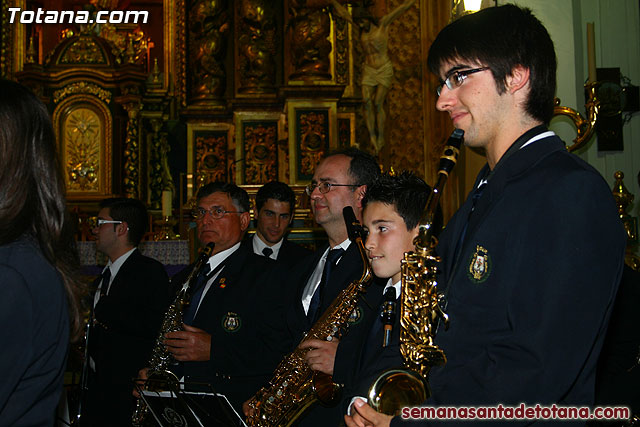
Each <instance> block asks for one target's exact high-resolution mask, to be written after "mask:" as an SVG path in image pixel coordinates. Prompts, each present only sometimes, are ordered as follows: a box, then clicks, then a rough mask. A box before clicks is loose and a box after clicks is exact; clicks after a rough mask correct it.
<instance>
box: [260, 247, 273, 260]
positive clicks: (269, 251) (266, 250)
mask: <svg viewBox="0 0 640 427" xmlns="http://www.w3.org/2000/svg"><path fill="white" fill-rule="evenodd" d="M272 253H273V249H271V248H269V247H266V248H264V249H263V250H262V255H264V256H266V257H267V258H270V257H271V254H272Z"/></svg>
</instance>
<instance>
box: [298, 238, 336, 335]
mask: <svg viewBox="0 0 640 427" xmlns="http://www.w3.org/2000/svg"><path fill="white" fill-rule="evenodd" d="M343 253H344V249H342V248H337V249H331V250H330V251H329V253H328V254H327V262H325V264H324V269H323V270H322V278H321V279H320V284H319V285H318V287H317V288H316V291H315V292H314V294H313V297H312V298H311V303H310V304H309V311H308V312H307V318H308V319H309V320H310V321H311V323H313V322H315V320H316V317H317V315H318V311H319V310H318V309H319V308H320V302H321V301H322V292H323V291H324V288H325V286H326V284H327V283H328V282H329V277H330V276H331V272H332V271H333V269H334V268H335V266H336V262H337V261H338V259H339V258H340V257H341V256H342V254H343Z"/></svg>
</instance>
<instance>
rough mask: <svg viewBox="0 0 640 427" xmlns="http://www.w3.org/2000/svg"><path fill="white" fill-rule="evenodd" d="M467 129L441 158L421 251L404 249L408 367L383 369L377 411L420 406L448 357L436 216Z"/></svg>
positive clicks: (373, 391)
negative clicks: (433, 373)
mask: <svg viewBox="0 0 640 427" xmlns="http://www.w3.org/2000/svg"><path fill="white" fill-rule="evenodd" d="M463 136H464V131H462V130H460V129H455V130H454V131H453V133H452V134H451V136H450V137H449V140H448V141H447V146H446V147H445V149H444V154H443V155H442V157H441V158H440V167H439V168H438V179H437V182H436V185H435V186H434V187H433V189H432V191H431V194H430V195H429V198H428V199H427V205H426V206H425V209H424V212H423V214H422V218H421V220H420V228H419V232H418V236H416V238H415V239H414V240H413V243H414V245H415V251H412V252H407V253H405V254H404V259H403V260H402V265H401V277H402V291H401V300H400V305H401V311H400V353H401V354H402V358H403V359H404V369H389V370H387V371H385V372H383V373H382V374H381V375H380V376H379V377H378V378H377V379H376V381H375V382H374V383H373V385H372V386H371V388H370V389H369V395H368V401H369V405H370V406H371V407H373V408H374V409H375V410H376V411H378V412H381V413H384V414H387V415H397V414H398V413H399V411H400V409H401V408H403V407H406V406H417V405H419V404H421V403H422V402H424V401H425V400H426V399H427V398H428V397H429V395H430V392H429V386H428V384H427V380H426V378H427V374H428V373H429V370H430V369H431V367H432V366H438V365H444V364H445V363H446V362H447V358H446V356H445V354H444V352H443V351H442V349H441V348H439V347H438V346H436V345H434V343H433V339H434V337H435V334H436V328H437V325H438V321H439V320H440V319H441V320H442V321H443V322H444V324H445V327H446V325H447V324H448V322H449V318H448V316H447V315H446V313H445V312H444V311H443V310H442V308H441V307H440V304H439V299H440V295H439V293H438V286H437V285H438V283H437V282H436V272H437V266H438V264H439V263H440V258H439V257H438V256H436V255H435V251H434V249H435V246H436V244H437V239H436V237H435V236H434V235H433V233H434V230H433V228H432V226H433V219H434V216H435V213H436V208H437V206H438V202H439V200H440V194H441V193H442V189H443V188H444V184H445V183H446V181H447V178H448V176H449V172H451V170H452V169H453V167H454V166H455V164H456V161H457V159H458V154H459V152H460V145H461V143H462V139H463Z"/></svg>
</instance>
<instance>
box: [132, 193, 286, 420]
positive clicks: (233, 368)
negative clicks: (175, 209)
mask: <svg viewBox="0 0 640 427" xmlns="http://www.w3.org/2000/svg"><path fill="white" fill-rule="evenodd" d="M193 216H194V218H195V220H196V224H197V227H198V238H199V240H200V242H201V243H202V244H203V245H206V244H208V243H213V244H214V245H215V246H214V249H213V252H212V254H211V256H210V258H209V259H208V262H207V264H205V268H204V269H203V271H202V272H201V273H200V275H199V276H198V277H197V278H196V280H195V281H194V282H195V283H194V284H193V285H192V288H191V289H190V295H191V303H190V304H189V306H188V307H187V309H186V310H185V312H184V313H183V321H184V330H183V331H178V332H170V333H168V334H166V340H165V344H166V345H167V347H168V350H169V351H170V353H171V354H172V355H173V357H174V358H175V360H176V361H177V362H178V363H176V364H175V365H174V366H173V368H172V370H173V371H174V373H176V374H177V376H178V377H179V378H183V379H184V381H185V383H186V385H187V387H188V386H189V384H195V383H205V384H208V385H210V386H211V388H212V389H213V390H215V391H216V392H219V393H222V394H224V395H226V396H227V398H228V399H229V401H230V402H231V404H232V405H233V406H234V407H235V408H236V410H238V411H239V410H240V406H241V404H242V402H243V401H245V400H247V399H248V398H249V397H250V396H251V395H252V394H253V393H254V392H255V391H256V390H257V389H258V388H260V386H261V385H262V384H263V383H264V382H266V381H267V380H268V378H269V377H270V375H271V372H272V371H273V370H274V368H275V367H276V365H277V363H278V362H279V361H280V357H281V356H282V354H283V353H284V352H285V351H286V350H287V349H288V347H290V345H291V344H290V341H288V340H287V338H288V335H287V333H286V328H285V326H284V325H285V324H284V304H285V290H284V288H285V286H286V281H285V280H283V279H282V277H281V274H280V270H279V267H277V264H276V263H275V261H273V260H271V259H269V258H266V257H264V256H259V255H256V254H254V253H253V251H252V250H251V248H250V247H247V246H246V245H241V241H242V238H243V236H244V233H245V231H246V230H247V228H248V226H249V221H250V217H249V196H248V195H247V192H246V191H245V190H243V189H241V188H239V187H238V186H236V185H235V184H230V183H223V182H214V183H210V184H207V185H205V186H203V187H202V188H201V189H200V190H199V191H198V196H197V206H196V207H195V209H194V210H193ZM191 270H192V268H191V267H188V268H186V269H185V270H184V271H183V272H180V273H178V274H177V275H176V276H175V277H174V278H173V279H172V283H173V284H174V287H177V289H179V288H181V287H182V285H183V283H184V282H185V279H186V277H187V276H188V275H189V273H190V272H191ZM141 376H142V377H145V376H146V372H141ZM207 388H208V387H207Z"/></svg>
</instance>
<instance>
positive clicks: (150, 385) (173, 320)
mask: <svg viewBox="0 0 640 427" xmlns="http://www.w3.org/2000/svg"><path fill="white" fill-rule="evenodd" d="M213 247H214V244H213V243H209V244H208V245H207V246H205V247H204V248H202V249H201V250H200V256H199V257H198V259H197V260H196V263H195V264H194V266H193V269H192V270H191V272H190V273H189V276H188V277H187V279H186V280H185V281H184V283H183V284H182V288H180V290H179V291H178V294H177V295H176V297H175V299H174V300H173V302H172V303H171V305H170V306H169V309H168V310H167V312H166V313H165V315H164V318H163V320H162V326H161V327H160V332H159V333H158V337H157V338H156V343H155V346H154V347H153V351H152V353H151V358H150V360H149V363H148V364H147V366H148V367H149V371H148V373H147V381H146V383H145V387H146V388H147V389H148V390H154V391H160V390H162V389H163V388H165V387H166V386H167V385H169V386H170V385H171V384H177V383H178V382H179V379H178V377H177V376H176V375H175V374H174V373H173V372H171V371H170V370H169V365H170V364H171V363H172V362H173V360H174V359H173V356H171V353H169V350H167V346H166V345H164V340H165V335H166V334H168V333H169V332H175V331H181V330H182V314H183V312H184V309H185V308H186V306H187V305H189V303H190V299H191V295H190V290H191V285H192V283H193V282H194V281H195V279H196V277H198V274H200V271H201V270H202V268H203V267H204V266H205V265H206V263H207V261H208V260H209V257H210V256H211V253H212V252H213ZM147 412H148V408H147V405H146V404H145V403H144V401H143V400H142V398H138V400H137V402H136V407H135V409H134V411H133V415H132V416H131V424H133V425H134V426H136V427H138V426H142V425H144V420H145V418H146V416H147Z"/></svg>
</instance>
